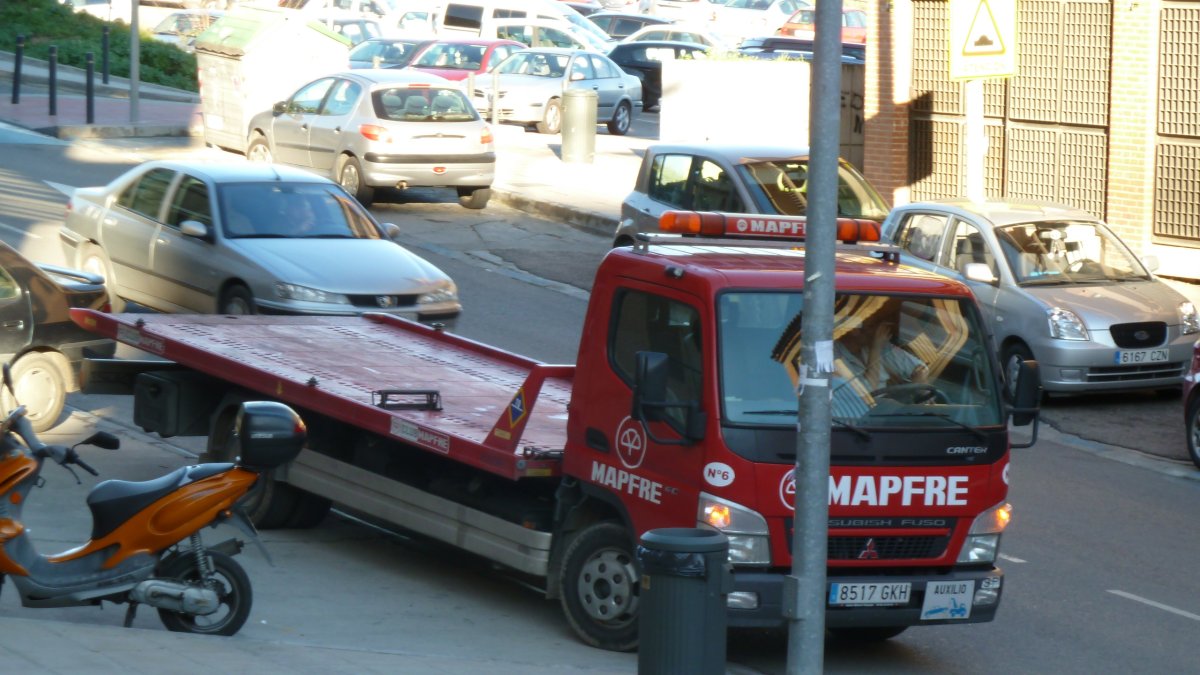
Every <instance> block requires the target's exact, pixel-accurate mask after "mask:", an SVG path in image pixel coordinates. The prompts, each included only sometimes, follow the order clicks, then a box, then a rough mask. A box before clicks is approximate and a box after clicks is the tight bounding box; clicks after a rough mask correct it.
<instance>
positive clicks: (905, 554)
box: [829, 536, 950, 560]
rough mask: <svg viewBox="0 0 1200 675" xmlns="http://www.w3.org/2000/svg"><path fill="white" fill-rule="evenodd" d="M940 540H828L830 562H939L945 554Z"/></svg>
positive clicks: (945, 542) (947, 539)
mask: <svg viewBox="0 0 1200 675" xmlns="http://www.w3.org/2000/svg"><path fill="white" fill-rule="evenodd" d="M949 543H950V537H949V536H943V537H928V536H925V537H830V538H829V559H830V560H912V559H920V558H939V557H941V556H942V554H943V553H945V552H946V546H947V545H948V544H949Z"/></svg>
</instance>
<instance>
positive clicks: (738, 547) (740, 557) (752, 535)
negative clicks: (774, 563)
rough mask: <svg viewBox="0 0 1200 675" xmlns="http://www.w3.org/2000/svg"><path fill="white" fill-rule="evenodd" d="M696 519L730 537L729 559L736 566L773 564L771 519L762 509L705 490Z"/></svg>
mask: <svg viewBox="0 0 1200 675" xmlns="http://www.w3.org/2000/svg"><path fill="white" fill-rule="evenodd" d="M696 521H697V523H698V524H699V525H700V526H701V527H711V528H713V529H715V530H718V531H720V532H721V533H722V534H724V535H725V536H726V537H728V538H729V562H731V563H733V564H734V565H758V566H762V567H766V566H768V565H770V564H771V537H770V535H769V534H768V533H767V519H766V518H763V517H762V516H761V515H759V514H758V512H756V511H751V510H750V509H748V508H746V507H744V506H742V505H740V504H735V503H733V502H731V501H728V500H725V499H721V498H720V497H714V496H712V495H710V494H707V493H704V492H701V493H700V506H699V509H698V511H697V513H696Z"/></svg>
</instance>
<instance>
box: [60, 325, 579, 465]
mask: <svg viewBox="0 0 1200 675" xmlns="http://www.w3.org/2000/svg"><path fill="white" fill-rule="evenodd" d="M71 315H72V318H73V319H74V321H75V322H76V323H77V324H79V325H80V326H83V327H84V328H87V329H89V330H91V331H93V332H96V333H98V334H100V335H103V336H105V337H109V338H112V339H115V340H117V341H119V342H123V343H125V344H128V345H130V346H132V347H136V348H138V349H141V350H143V351H146V352H149V353H151V354H154V355H156V356H159V357H162V358H164V359H167V360H169V361H173V362H175V363H177V364H179V365H181V366H185V367H187V368H190V369H192V370H194V371H197V372H201V373H205V374H207V375H211V376H214V377H217V378H219V379H222V380H225V381H227V382H229V383H232V384H235V385H237V386H240V387H243V388H245V389H249V390H252V391H255V392H258V393H261V394H263V395H264V397H267V398H270V399H273V400H279V401H282V402H284V403H288V404H290V405H295V406H298V407H301V408H306V409H309V410H312V411H315V412H318V413H320V414H323V415H326V416H329V417H332V418H335V419H338V420H340V421H342V422H345V423H348V424H352V425H354V426H356V427H359V428H362V429H365V430H368V431H372V432H375V433H377V434H380V435H383V436H388V437H394V438H397V439H401V440H404V441H407V442H408V443H410V444H412V445H415V446H418V447H421V448H423V449H425V450H428V451H430V452H434V453H438V454H441V455H445V456H448V457H450V458H452V459H454V460H455V461H458V462H462V463H464V464H468V465H471V466H474V467H476V468H479V469H483V470H485V471H488V472H491V473H494V474H497V475H500V476H504V477H506V478H510V479H513V480H516V479H519V478H522V477H552V476H557V475H559V473H560V464H561V455H562V451H563V448H564V446H565V442H566V437H567V430H566V425H567V404H568V402H569V400H570V396H571V381H572V378H573V377H574V374H575V366H573V365H549V364H544V363H541V362H538V361H535V360H533V359H529V358H526V357H523V356H520V355H517V354H513V353H511V352H508V351H505V350H502V349H498V348H495V347H491V346H488V345H485V344H482V343H479V342H475V341H473V340H469V339H467V338H464V337H461V336H458V335H454V334H451V333H446V332H444V331H441V330H435V329H433V328H430V327H428V326H424V325H421V324H418V323H416V322H413V321H408V320H406V319H402V318H397V317H393V316H388V315H383V314H366V315H363V316H360V317H347V316H336V317H320V316H264V315H236V316H234V315H208V314H105V313H102V312H97V311H94V310H87V309H73V310H71Z"/></svg>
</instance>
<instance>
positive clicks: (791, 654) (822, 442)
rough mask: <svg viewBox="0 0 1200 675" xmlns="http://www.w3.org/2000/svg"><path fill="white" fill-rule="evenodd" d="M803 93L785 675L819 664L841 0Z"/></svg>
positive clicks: (820, 34) (820, 18)
mask: <svg viewBox="0 0 1200 675" xmlns="http://www.w3.org/2000/svg"><path fill="white" fill-rule="evenodd" d="M816 5H817V7H816V22H815V23H816V26H815V33H816V34H815V36H814V42H815V45H814V54H813V62H812V71H811V72H812V87H811V89H810V94H809V106H810V114H811V117H810V120H811V121H810V125H811V126H810V130H809V138H810V139H812V140H811V141H810V148H809V162H808V213H807V219H808V223H807V228H806V229H807V232H806V235H805V239H806V242H805V245H804V248H805V254H804V257H805V261H806V262H805V269H804V276H805V279H804V330H803V333H802V334H801V338H800V354H801V359H802V363H803V364H806V365H807V372H803V371H802V372H801V373H800V384H801V388H800V418H799V420H798V426H799V432H800V433H799V434H798V435H797V440H796V442H797V447H796V467H795V485H796V493H795V513H796V520H795V529H794V536H793V538H792V573H791V575H789V576H788V577H787V578H786V581H785V586H784V588H785V594H784V601H783V602H784V610H783V611H784V616H785V617H787V618H788V658H787V672H788V673H789V675H799V674H800V673H806V674H808V673H811V674H814V675H815V674H817V673H820V672H822V670H823V669H824V662H825V587H826V574H825V568H826V565H827V564H828V550H829V448H830V425H831V423H832V422H831V419H830V416H831V405H830V403H831V402H830V388H829V385H830V376H831V374H832V372H833V300H834V266H835V262H834V255H835V251H834V249H835V245H836V243H837V236H836V229H837V190H838V182H837V169H838V154H839V147H838V146H839V142H840V139H841V110H840V107H841V98H842V97H841V89H842V45H841V32H842V0H821V2H818V3H816Z"/></svg>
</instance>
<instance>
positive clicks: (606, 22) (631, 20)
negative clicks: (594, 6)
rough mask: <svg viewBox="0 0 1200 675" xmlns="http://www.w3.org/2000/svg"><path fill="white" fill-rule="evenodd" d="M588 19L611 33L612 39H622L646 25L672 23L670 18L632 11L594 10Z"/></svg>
mask: <svg viewBox="0 0 1200 675" xmlns="http://www.w3.org/2000/svg"><path fill="white" fill-rule="evenodd" d="M588 20H590V21H591V22H592V23H594V24H596V25H597V26H599V27H600V30H602V31H604V32H605V33H608V34H609V35H611V36H612V37H613V38H614V39H617V40H624V39H625V38H627V37H629V36H630V35H633V34H634V33H636V32H637V31H639V30H641V29H642V28H645V27H646V26H657V25H661V24H664V23H672V20H671V19H667V18H664V17H661V16H654V15H653V14H635V13H633V12H610V11H607V10H606V11H603V12H595V13H594V14H589V15H588Z"/></svg>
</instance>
